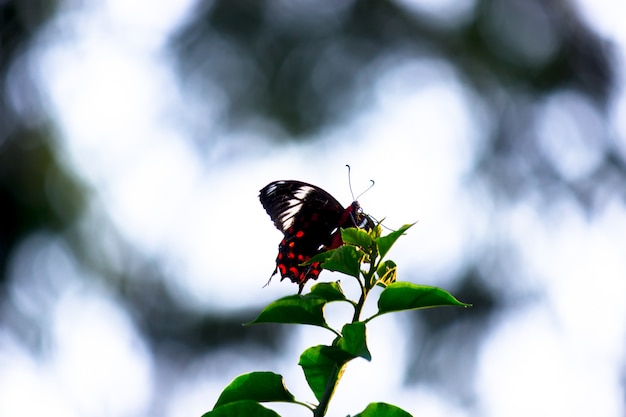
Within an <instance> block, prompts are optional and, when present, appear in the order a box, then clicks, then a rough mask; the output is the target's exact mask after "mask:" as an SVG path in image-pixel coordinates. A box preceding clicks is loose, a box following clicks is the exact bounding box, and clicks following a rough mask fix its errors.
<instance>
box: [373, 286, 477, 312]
mask: <svg viewBox="0 0 626 417" xmlns="http://www.w3.org/2000/svg"><path fill="white" fill-rule="evenodd" d="M441 306H458V307H470V306H471V305H470V304H465V303H462V302H460V301H459V300H457V299H456V298H454V297H453V296H452V294H450V293H449V292H447V291H445V290H442V289H441V288H437V287H431V286H428V285H418V284H413V283H410V282H394V283H393V284H389V285H388V286H387V288H385V289H384V290H383V292H382V293H380V298H379V299H378V313H377V315H380V314H384V313H389V312H391V311H402V310H414V309H418V308H429V307H441Z"/></svg>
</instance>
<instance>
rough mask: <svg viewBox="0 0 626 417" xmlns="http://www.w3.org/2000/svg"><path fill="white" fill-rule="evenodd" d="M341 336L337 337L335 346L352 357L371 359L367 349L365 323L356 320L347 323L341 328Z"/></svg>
mask: <svg viewBox="0 0 626 417" xmlns="http://www.w3.org/2000/svg"><path fill="white" fill-rule="evenodd" d="M341 334H342V337H340V338H339V339H337V342H336V343H334V345H335V346H337V347H338V348H340V349H341V350H343V351H345V352H347V353H349V354H350V355H351V356H353V357H361V358H363V359H366V360H368V361H371V360H372V355H371V354H370V351H369V350H368V349H367V341H366V337H365V323H363V322H361V321H357V322H354V323H348V324H346V325H345V326H343V329H341Z"/></svg>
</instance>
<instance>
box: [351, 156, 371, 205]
mask: <svg viewBox="0 0 626 417" xmlns="http://www.w3.org/2000/svg"><path fill="white" fill-rule="evenodd" d="M346 166H347V167H348V187H350V195H351V196H352V201H357V200H358V199H359V198H361V196H362V195H363V194H365V193H366V192H368V191H369V190H370V188H372V187H373V186H374V184H375V182H374V180H370V181H371V182H372V183H371V184H370V186H369V187H367V188H366V189H365V191H363V192H362V193H361V194H359V195H358V196H356V198H354V192H353V191H352V179H351V177H352V176H351V175H350V165H348V164H346Z"/></svg>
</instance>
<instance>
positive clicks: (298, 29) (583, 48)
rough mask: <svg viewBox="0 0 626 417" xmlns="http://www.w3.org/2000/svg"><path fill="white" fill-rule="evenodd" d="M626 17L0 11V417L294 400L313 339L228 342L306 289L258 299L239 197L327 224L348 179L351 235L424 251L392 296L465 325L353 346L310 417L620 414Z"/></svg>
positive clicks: (298, 333)
mask: <svg viewBox="0 0 626 417" xmlns="http://www.w3.org/2000/svg"><path fill="white" fill-rule="evenodd" d="M624 13H625V11H624V5H623V4H622V3H621V1H620V0H612V1H611V0H604V1H597V0H577V1H555V0H548V1H543V0H461V1H451V0H395V1H363V0H339V1H327V2H320V1H313V0H296V1H283V0H264V1H254V2H249V1H241V0H234V1H233V0H215V1H200V0H185V1H180V0H164V1H160V2H150V1H135V2H129V1H126V0H100V1H84V2H81V1H78V0H63V1H62V0H57V1H37V0H2V1H0V210H1V213H2V215H1V216H0V415H2V416H35V415H46V416H63V417H72V416H120V417H121V416H124V417H126V416H146V415H153V416H168V417H169V416H171V417H182V416H199V415H201V414H202V413H203V412H205V411H207V410H209V409H210V408H211V407H212V406H213V404H214V402H215V400H216V398H217V396H218V395H219V393H220V391H221V389H222V388H223V387H224V386H225V385H226V384H227V383H228V382H230V381H231V380H232V379H233V378H234V377H235V376H237V375H239V374H241V373H243V372H249V371H254V370H269V371H274V372H278V373H281V374H283V375H284V376H285V379H286V382H287V385H288V387H289V389H290V390H291V391H292V392H294V393H295V394H296V395H297V396H298V397H299V398H300V399H302V400H305V401H313V400H314V398H313V396H312V394H311V393H309V391H308V388H307V386H306V383H305V380H304V378H303V376H302V374H301V370H300V369H299V367H298V366H297V365H296V363H297V359H298V356H299V354H300V353H301V351H302V350H303V349H304V348H306V347H308V346H310V345H313V344H319V343H330V341H331V340H332V335H331V334H329V333H328V332H324V331H323V330H321V329H317V328H308V327H297V326H255V327H242V326H241V323H243V322H247V321H249V320H251V319H252V318H254V317H255V315H256V314H257V313H258V311H259V310H260V308H262V307H263V306H264V305H265V304H267V303H268V302H270V301H271V300H274V299H276V298H278V297H280V296H283V295H288V294H293V293H295V292H296V290H297V287H296V286H295V285H293V284H291V283H287V282H282V283H281V282H279V281H278V280H277V279H275V280H274V281H273V282H272V283H271V284H270V285H269V286H267V287H265V288H263V285H264V284H265V283H266V281H267V279H268V278H269V275H270V274H271V272H272V269H273V268H274V259H275V256H276V250H277V244H278V242H279V240H280V238H281V236H280V233H279V232H278V231H277V230H275V229H274V227H273V225H272V223H271V221H270V220H269V218H268V217H267V215H266V213H265V211H264V210H263V208H262V207H261V205H260V204H259V202H258V199H257V195H258V190H259V189H260V188H261V187H263V186H264V185H265V184H267V183H268V182H270V181H272V180H277V179H299V180H303V181H307V182H311V183H314V184H316V185H319V186H320V187H322V188H324V189H326V190H327V191H329V192H330V193H331V194H333V195H334V196H336V197H337V198H338V199H339V200H340V201H342V202H343V203H344V204H346V205H347V204H349V203H350V201H351V195H350V191H349V188H348V179H347V173H346V169H345V164H350V165H351V166H352V184H353V187H354V189H355V193H359V192H360V191H361V190H363V189H365V188H366V187H367V186H368V185H369V180H370V179H373V180H375V182H376V185H375V187H374V188H372V189H371V190H369V191H368V192H367V193H366V194H365V195H363V196H362V197H361V198H360V203H361V205H362V206H363V207H364V209H365V211H366V212H367V213H369V214H370V215H373V216H374V217H376V218H378V219H381V218H385V224H386V225H387V226H388V227H390V228H394V227H398V226H399V225H401V224H404V223H409V222H414V221H417V222H418V223H417V225H416V226H414V227H413V229H411V230H410V232H409V234H408V235H407V236H405V237H403V238H402V239H400V240H399V241H398V243H397V245H396V246H395V247H394V249H393V251H392V252H391V254H390V256H391V258H393V259H394V260H395V261H396V262H397V263H398V265H399V267H400V271H399V278H400V279H402V280H406V281H411V282H416V283H423V284H430V285H437V286H440V287H443V288H445V289H447V290H449V291H451V292H452V293H453V294H455V295H457V296H458V298H459V299H461V300H462V301H465V302H468V303H472V304H473V305H474V307H473V308H471V309H467V310H462V309H435V310H429V311H420V312H411V313H408V312H406V313H402V314H395V315H389V316H385V317H381V318H379V319H377V320H376V321H374V322H372V325H371V327H370V328H369V342H370V349H371V351H372V355H373V361H372V362H371V363H366V362H365V361H362V360H357V361H355V362H354V363H353V364H351V365H350V366H349V367H348V370H347V372H346V374H345V377H344V379H343V380H342V383H341V384H340V386H339V390H338V392H337V394H336V397H335V399H334V401H333V402H332V403H331V408H330V411H329V415H337V416H339V415H347V414H349V413H350V414H355V413H357V412H358V411H361V410H362V409H363V408H364V407H365V405H366V404H367V403H369V402H370V401H386V402H390V403H394V404H396V405H398V406H401V407H403V408H404V409H406V410H407V411H409V412H411V413H412V414H414V415H416V416H418V415H421V416H446V417H452V416H463V417H466V416H467V417H469V416H487V417H488V416H494V417H495V416H497V417H501V416H528V415H537V416H547V415H568V416H589V415H596V416H607V417H619V416H624V415H626V366H625V363H626V362H625V359H626V302H625V301H624V299H625V296H626V205H625V203H626V199H625V197H626V92H625V90H624V81H625V72H624V66H623V63H624V62H623V61H624V56H625V51H626V49H625V48H626V26H625V25H624V24H623V16H624ZM338 278H340V277H338V276H333V274H331V273H328V272H325V273H323V274H322V276H321V280H333V279H338ZM342 282H343V284H344V285H345V287H346V291H348V293H350V291H352V290H353V288H351V287H350V282H349V281H346V280H345V278H344V280H343V281H342ZM373 307H374V306H370V308H373ZM328 314H329V315H330V316H332V317H333V318H332V319H331V323H332V322H333V321H335V322H336V323H340V322H341V318H342V317H344V316H345V315H346V311H343V310H342V309H341V307H339V306H334V305H331V306H329V308H328ZM271 407H272V408H274V409H277V410H280V411H281V412H282V413H284V415H290V416H298V415H309V414H308V412H307V410H305V409H301V408H300V407H296V406H293V405H272V406H271Z"/></svg>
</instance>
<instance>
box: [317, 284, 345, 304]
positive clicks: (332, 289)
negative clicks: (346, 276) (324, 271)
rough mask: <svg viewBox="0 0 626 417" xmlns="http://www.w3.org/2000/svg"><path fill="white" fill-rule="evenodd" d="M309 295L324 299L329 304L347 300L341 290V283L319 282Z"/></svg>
mask: <svg viewBox="0 0 626 417" xmlns="http://www.w3.org/2000/svg"><path fill="white" fill-rule="evenodd" d="M309 294H311V295H314V296H316V297H320V298H323V299H324V300H326V301H327V302H331V301H345V300H346V296H345V294H344V293H343V290H342V289H341V285H339V281H337V282H319V283H317V284H315V285H313V286H312V287H311V292H310V293H309Z"/></svg>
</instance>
